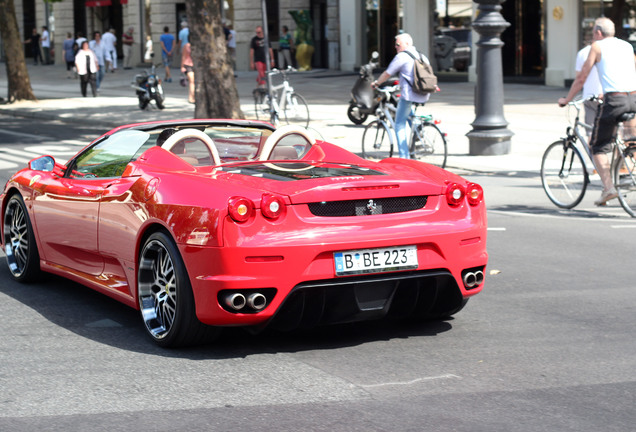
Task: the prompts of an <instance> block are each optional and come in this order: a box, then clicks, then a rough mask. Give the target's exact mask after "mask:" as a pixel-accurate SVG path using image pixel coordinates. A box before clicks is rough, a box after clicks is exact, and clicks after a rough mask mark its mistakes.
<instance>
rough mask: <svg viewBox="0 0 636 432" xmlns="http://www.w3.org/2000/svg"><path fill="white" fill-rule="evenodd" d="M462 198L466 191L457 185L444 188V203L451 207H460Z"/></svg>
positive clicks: (452, 184) (453, 184)
mask: <svg viewBox="0 0 636 432" xmlns="http://www.w3.org/2000/svg"><path fill="white" fill-rule="evenodd" d="M464 196H466V189H465V188H464V186H462V185H460V184H458V183H451V184H449V185H448V187H447V188H446V201H447V202H448V205H449V206H451V207H458V206H460V205H461V203H462V201H463V200H464Z"/></svg>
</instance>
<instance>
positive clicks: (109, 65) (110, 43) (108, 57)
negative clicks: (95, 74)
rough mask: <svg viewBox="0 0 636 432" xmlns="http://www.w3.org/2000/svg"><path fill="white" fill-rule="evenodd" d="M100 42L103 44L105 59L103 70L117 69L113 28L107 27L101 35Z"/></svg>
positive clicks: (113, 70)
mask: <svg viewBox="0 0 636 432" xmlns="http://www.w3.org/2000/svg"><path fill="white" fill-rule="evenodd" d="M102 43H103V44H104V59H105V61H106V70H105V71H104V72H108V71H110V72H112V73H114V72H115V71H116V70H117V48H116V47H115V46H116V44H117V36H115V29H114V28H111V29H109V30H108V31H107V32H106V33H104V35H103V36H102Z"/></svg>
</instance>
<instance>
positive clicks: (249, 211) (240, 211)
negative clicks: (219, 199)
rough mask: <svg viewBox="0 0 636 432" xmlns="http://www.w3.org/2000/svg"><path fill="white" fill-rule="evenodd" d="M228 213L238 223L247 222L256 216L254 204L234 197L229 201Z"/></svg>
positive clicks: (242, 198)
mask: <svg viewBox="0 0 636 432" xmlns="http://www.w3.org/2000/svg"><path fill="white" fill-rule="evenodd" d="M227 207H228V212H229V214H230V217H231V218H232V219H234V220H235V221H236V222H246V221H247V220H249V218H250V217H252V215H253V214H254V203H253V202H252V201H251V200H249V199H247V198H244V197H232V198H230V199H229V200H228V205H227Z"/></svg>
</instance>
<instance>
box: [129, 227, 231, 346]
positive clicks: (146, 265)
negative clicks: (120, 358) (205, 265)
mask: <svg viewBox="0 0 636 432" xmlns="http://www.w3.org/2000/svg"><path fill="white" fill-rule="evenodd" d="M138 267H139V269H138V277H137V294H138V300H139V308H140V310H141V317H142V319H143V322H144V325H145V328H146V331H147V332H148V334H149V335H150V337H151V338H152V339H153V340H154V341H155V342H156V343H157V344H158V345H160V346H163V347H178V346H184V345H193V344H197V343H202V342H206V341H209V340H211V339H213V338H214V337H215V336H216V335H217V334H218V333H219V329H218V328H214V327H210V326H207V325H205V324H203V323H201V322H200V321H199V320H198V319H197V317H196V309H195V304H194V296H193V294H192V287H191V285H190V279H189V277H188V274H187V272H186V268H185V265H184V263H183V260H182V258H181V255H180V254H179V250H178V249H177V247H176V245H175V243H174V241H173V240H172V239H171V238H170V237H169V236H168V235H167V234H165V233H163V232H156V233H154V234H152V235H151V236H150V237H149V238H148V240H146V242H145V243H144V246H143V248H142V251H141V255H140V257H139V266H138Z"/></svg>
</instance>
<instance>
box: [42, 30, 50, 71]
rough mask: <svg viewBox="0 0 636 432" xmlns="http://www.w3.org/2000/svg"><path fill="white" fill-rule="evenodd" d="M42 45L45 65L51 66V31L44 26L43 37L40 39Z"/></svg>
mask: <svg viewBox="0 0 636 432" xmlns="http://www.w3.org/2000/svg"><path fill="white" fill-rule="evenodd" d="M40 42H41V44H42V54H43V55H44V64H45V65H48V64H51V36H50V34H49V29H48V28H47V27H46V26H42V37H40Z"/></svg>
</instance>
